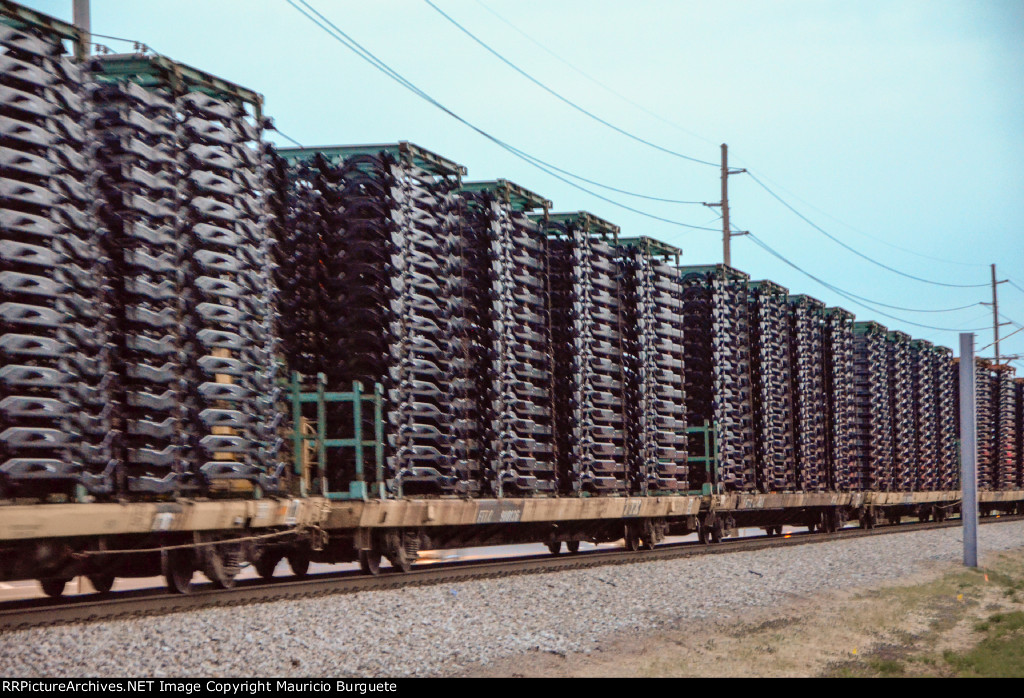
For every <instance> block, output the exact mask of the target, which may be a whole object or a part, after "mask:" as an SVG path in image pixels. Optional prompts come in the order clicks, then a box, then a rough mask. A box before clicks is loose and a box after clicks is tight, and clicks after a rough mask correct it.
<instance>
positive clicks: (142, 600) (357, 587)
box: [0, 516, 1024, 632]
mask: <svg viewBox="0 0 1024 698" xmlns="http://www.w3.org/2000/svg"><path fill="white" fill-rule="evenodd" d="M1011 521H1024V516H992V517H986V518H984V519H982V523H985V524H991V523H1001V522H1011ZM959 526H961V522H960V520H959V519H954V520H949V521H944V522H941V523H936V522H929V523H915V524H893V525H885V526H880V527H876V528H870V529H863V528H846V529H843V530H841V531H838V532H836V533H796V534H789V535H787V536H782V537H778V536H774V537H769V536H751V537H743V538H729V539H725V540H723V541H722V542H721V543H719V544H702V543H697V542H686V543H671V544H663V545H659V546H657V547H655V548H654V549H653V550H639V551H635V552H634V551H629V550H594V551H588V552H582V553H575V554H570V553H562V554H560V555H550V554H545V555H529V556H522V557H513V558H501V559H496V560H492V561H484V562H478V561H455V562H447V563H435V564H430V565H424V566H414V567H413V569H412V570H411V571H409V572H405V573H402V572H389V571H387V568H385V570H384V571H382V573H381V574H380V575H377V576H371V575H365V574H362V573H361V572H355V571H353V572H341V573H325V574H319V575H315V576H312V577H306V578H303V579H295V578H286V577H281V578H276V579H274V580H270V581H267V580H246V581H243V582H240V583H239V584H238V585H237V586H235V587H234V588H231V589H216V588H214V587H213V585H212V584H201V585H198V586H196V587H194V591H193V592H192V593H191V594H186V595H182V594H170V593H167V592H165V591H164V590H162V589H159V590H156V589H154V590H148V589H145V590H132V591H124V592H115V593H113V594H106V595H103V596H100V595H98V594H97V595H83V596H77V597H71V598H68V599H32V600H27V601H13V602H6V603H4V604H0V632H8V631H11V630H17V629H21V628H29V627H36V626H46V625H58V624H66V623H81V622H95V621H101V620H113V619H118V618H125V617H132V616H148V615H164V614H169V613H179V612H182V611H191V610H197V609H201V608H210V607H216V606H241V605H247V604H254V603H268V602H274V601H285V600H292V599H301V598H310V597H316V596H326V595H331V594H352V593H357V592H361V591H371V590H381V589H397V588H400V587H405V586H430V585H433V584H443V583H451V582H461V581H468V580H472V579H485V578H493V577H504V576H514V575H520V574H537V573H543V572H555V571H559V570H567V569H584V568H589V567H600V566H605V565H624V564H633V563H638V562H649V561H655V560H671V559H676V558H685V557H694V556H697V555H718V554H729V553H736V552H748V551H753V550H764V549H768V548H772V547H791V546H796V545H808V544H814V543H827V542H834V541H837V540H852V539H855V538H865V537H868V536H878V535H889V534H896V533H913V532H923V531H928V530H934V529H941V528H955V527H959Z"/></svg>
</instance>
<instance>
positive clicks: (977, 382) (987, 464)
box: [974, 359, 999, 490]
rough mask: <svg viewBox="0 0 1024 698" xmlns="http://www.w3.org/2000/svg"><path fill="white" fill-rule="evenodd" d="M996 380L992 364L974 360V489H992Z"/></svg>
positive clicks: (995, 427) (994, 470) (993, 483)
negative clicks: (975, 432)
mask: <svg viewBox="0 0 1024 698" xmlns="http://www.w3.org/2000/svg"><path fill="white" fill-rule="evenodd" d="M997 397H998V394H997V392H996V381H995V378H994V377H993V375H992V365H991V364H990V363H989V362H988V361H985V360H984V359H975V362H974V400H975V409H976V411H977V442H978V489H982V490H993V489H996V481H997V473H996V465H997V463H998V461H999V458H998V453H997V452H996V429H997V427H998V422H999V414H998V412H997V405H996V398H997Z"/></svg>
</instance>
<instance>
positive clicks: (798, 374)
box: [789, 295, 828, 492]
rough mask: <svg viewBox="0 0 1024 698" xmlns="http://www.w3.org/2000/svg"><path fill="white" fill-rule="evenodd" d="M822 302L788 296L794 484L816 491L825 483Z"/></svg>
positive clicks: (825, 484)
mask: <svg viewBox="0 0 1024 698" xmlns="http://www.w3.org/2000/svg"><path fill="white" fill-rule="evenodd" d="M824 312H825V304H824V303H822V302H821V301H819V300H817V299H815V298H811V297H810V296H803V295H797V296H790V297H789V348H790V358H789V361H790V367H791V375H792V381H793V383H792V384H793V388H792V395H793V426H794V433H795V437H796V438H795V442H796V476H795V481H796V486H797V489H799V490H801V491H803V492H818V491H821V490H823V489H825V488H826V487H827V485H828V479H827V478H828V475H827V471H826V470H825V466H826V458H827V451H826V448H825V431H826V413H825V411H823V410H822V406H823V405H824V404H825V402H826V396H825V375H824V374H825V328H824V320H823V318H824Z"/></svg>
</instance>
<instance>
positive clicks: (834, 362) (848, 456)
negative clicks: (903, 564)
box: [825, 308, 862, 491]
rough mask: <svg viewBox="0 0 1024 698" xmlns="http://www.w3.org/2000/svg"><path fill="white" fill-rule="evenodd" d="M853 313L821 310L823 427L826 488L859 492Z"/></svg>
mask: <svg viewBox="0 0 1024 698" xmlns="http://www.w3.org/2000/svg"><path fill="white" fill-rule="evenodd" d="M853 343H854V340H853V313H851V312H848V311H846V310H843V309H842V308H826V309H825V394H826V396H827V400H826V402H825V405H826V410H827V420H826V428H825V450H826V462H827V463H828V486H829V489H832V490H839V491H846V490H853V491H857V490H860V489H861V488H862V487H861V481H860V472H859V471H857V469H855V468H854V467H853V466H854V461H853V439H854V429H855V424H856V423H855V417H856V410H855V402H854V390H855V386H854V350H853Z"/></svg>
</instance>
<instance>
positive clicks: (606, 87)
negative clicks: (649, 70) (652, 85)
mask: <svg viewBox="0 0 1024 698" xmlns="http://www.w3.org/2000/svg"><path fill="white" fill-rule="evenodd" d="M476 4H477V5H479V6H480V7H482V8H484V9H485V10H487V11H488V12H490V13H491V14H492V15H494V16H495V17H497V18H498V19H499V20H500V21H501V22H503V23H504V24H506V25H507V26H509V27H511V28H512V29H513V30H514V31H515V32H517V33H518V34H520V35H521V36H523V37H525V38H526V39H527V40H528V41H529V42H530V43H532V44H533V45H534V46H536V47H537V48H539V49H540V50H542V51H544V53H546V54H548V55H549V56H551V57H552V58H554V59H555V60H557V61H558V62H559V63H562V64H564V65H566V66H568V67H569V68H570V69H572V70H573V71H575V72H576V73H578V74H579V75H582V76H583V77H585V78H586V79H587V80H589V81H590V82H592V83H594V84H595V85H597V86H598V87H601V88H602V89H604V90H606V91H608V92H609V93H611V94H613V95H615V96H616V97H618V98H619V99H621V100H623V101H624V102H627V103H629V104H631V105H633V106H634V107H636V108H637V109H639V110H640V111H642V112H644V113H645V114H647V115H648V116H651V117H654V118H655V119H657V120H658V121H660V122H662V123H663V124H667V125H669V126H672V127H674V128H677V129H679V130H680V131H682V132H683V133H685V134H687V135H689V136H693V137H694V138H696V139H697V140H700V141H704V142H705V143H709V144H711V145H715V146H717V145H718V144H717V143H713V142H712V141H710V140H708V139H707V138H704V137H703V136H701V135H700V134H698V133H694V132H693V131H691V130H689V129H688V128H686V127H685V126H681V125H680V124H678V123H676V122H675V121H672V120H671V119H666V118H665V117H663V116H661V115H660V114H657V113H656V112H653V111H651V110H650V109H648V108H647V107H645V106H644V105H643V104H641V103H640V102H636V101H634V100H632V99H630V98H629V97H627V96H626V95H624V94H622V93H621V92H619V91H618V90H616V89H615V88H613V87H611V86H609V85H607V84H605V83H603V82H601V81H600V80H598V79H597V78H595V77H594V76H592V75H590V74H589V73H587V72H586V71H585V70H583V69H582V68H580V67H578V66H576V65H574V64H572V63H570V62H569V61H567V60H566V59H565V58H563V57H562V56H560V55H558V54H557V53H555V52H554V51H552V50H551V49H550V48H548V47H547V46H545V45H544V44H543V43H542V42H540V41H538V40H537V39H535V38H534V37H532V36H531V35H530V34H528V33H526V32H525V31H523V30H522V29H521V28H519V27H518V26H516V25H515V24H513V23H512V22H511V21H509V20H508V19H507V18H506V17H504V16H503V15H501V14H500V13H498V12H497V11H496V10H494V9H493V8H491V7H489V6H488V5H487V3H484V2H482V1H481V0H476Z"/></svg>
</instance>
